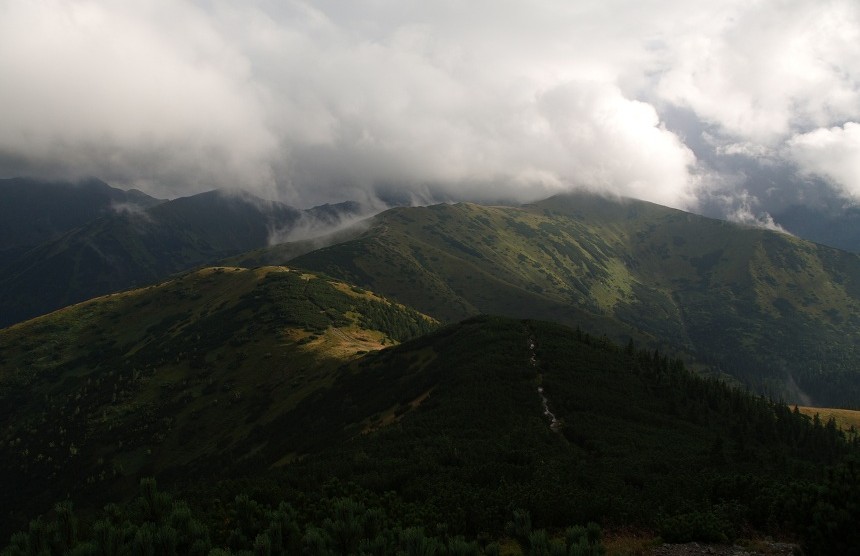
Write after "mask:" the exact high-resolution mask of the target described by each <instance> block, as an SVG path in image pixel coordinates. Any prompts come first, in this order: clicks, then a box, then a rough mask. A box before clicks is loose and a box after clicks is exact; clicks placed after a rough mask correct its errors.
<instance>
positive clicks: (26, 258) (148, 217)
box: [0, 185, 350, 327]
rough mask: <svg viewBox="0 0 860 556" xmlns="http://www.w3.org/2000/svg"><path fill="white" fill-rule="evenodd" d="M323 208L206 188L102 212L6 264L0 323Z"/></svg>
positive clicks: (143, 276) (254, 237)
mask: <svg viewBox="0 0 860 556" xmlns="http://www.w3.org/2000/svg"><path fill="white" fill-rule="evenodd" d="M104 187H105V188H108V187H107V186H106V185H105V186H104ZM108 189H110V188H108ZM61 199H62V197H61ZM322 209H323V210H322V211H315V210H314V209H310V210H308V211H299V210H297V209H294V208H292V207H289V206H287V205H283V204H280V203H273V202H269V201H264V200H262V199H259V198H256V197H253V196H250V195H246V194H242V195H233V194H229V193H221V192H218V191H210V192H208V193H201V194H198V195H193V196H191V197H183V198H179V199H174V200H172V201H167V202H164V203H160V204H157V205H154V206H149V207H148V208H146V209H145V210H144V209H143V208H140V207H139V208H138V209H136V210H126V211H121V212H117V211H113V210H107V211H106V214H103V215H101V216H100V217H98V218H95V217H94V218H92V219H91V220H88V221H86V222H85V223H83V224H79V225H78V226H76V227H74V228H72V229H68V230H65V231H64V233H62V234H60V235H59V236H58V237H52V238H50V239H49V240H47V241H44V242H42V243H39V244H37V245H35V246H29V247H28V248H26V249H24V250H23V251H21V252H18V250H16V254H15V256H14V257H13V256H10V257H9V258H8V259H7V260H6V261H5V264H3V266H2V267H0V327H3V326H9V325H10V324H13V323H16V322H21V321H23V320H26V319H28V318H33V317H35V316H38V315H42V314H45V313H47V312H50V311H54V310H56V309H59V308H61V307H65V306H67V305H70V304H72V303H78V302H81V301H85V300H87V299H91V298H93V297H96V296H100V295H105V294H108V293H112V292H117V291H121V290H125V289H129V288H133V287H141V286H144V285H149V284H153V283H156V282H158V281H161V280H164V279H166V278H168V277H169V276H171V275H173V274H176V273H179V272H184V271H187V270H191V269H193V268H196V267H199V266H203V265H210V264H213V263H214V262H215V261H218V260H220V259H223V258H225V257H229V256H232V255H236V254H239V253H243V252H246V251H248V250H251V249H256V248H258V247H262V246H265V245H267V244H268V242H269V237H270V235H271V234H272V232H273V231H274V230H287V229H289V228H290V227H291V226H292V225H294V224H295V223H296V222H299V221H301V220H302V219H303V218H310V219H312V220H313V219H314V218H315V217H317V216H319V217H321V218H323V219H324V220H330V219H331V218H332V215H331V214H330V213H331V212H333V211H332V208H331V207H328V208H326V207H322ZM346 209H347V210H349V209H350V205H348V204H347V206H346ZM335 210H336V208H335ZM2 259H3V257H2V256H0V263H3V260H2Z"/></svg>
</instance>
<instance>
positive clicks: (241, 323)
mask: <svg viewBox="0 0 860 556" xmlns="http://www.w3.org/2000/svg"><path fill="white" fill-rule="evenodd" d="M433 326H434V324H433V322H432V321H431V320H428V319H427V318H426V317H424V316H422V315H420V314H418V313H416V312H415V311H413V310H411V309H408V308H405V307H403V306H399V305H394V304H391V303H389V302H387V301H385V300H384V299H382V298H379V297H377V296H375V295H373V294H371V293H369V292H365V291H362V290H359V289H358V288H352V287H350V286H347V285H345V284H343V283H341V282H337V281H333V280H329V279H326V278H322V277H319V276H316V275H314V274H310V273H307V272H299V271H293V270H290V269H287V268H283V267H278V268H258V269H256V270H247V269H241V268H208V269H204V270H200V271H198V272H194V273H191V274H187V275H184V276H182V277H180V278H177V279H175V280H171V281H168V282H165V283H162V284H159V285H157V286H151V287H149V288H144V289H140V290H132V291H129V292H124V293H120V294H115V295H110V296H107V297H102V298H98V299H95V300H92V301H89V302H85V303H82V304H80V305H75V306H73V307H69V308H66V309H63V310H60V311H57V312H55V313H52V314H49V315H46V316H44V317H40V318H37V319H34V320H31V321H28V322H25V323H22V324H19V325H16V326H12V327H10V328H7V329H3V330H0V408H2V409H0V431H2V433H0V462H2V468H3V469H4V473H3V474H2V475H0V490H2V492H3V493H4V496H3V499H4V503H3V505H2V506H3V510H2V511H3V516H2V519H0V521H3V523H5V524H7V526H6V527H9V526H12V525H13V524H18V525H19V526H20V524H21V523H22V520H25V519H27V518H29V517H31V516H32V514H33V513H34V511H36V510H38V511H42V510H44V509H46V508H48V507H49V504H50V503H51V502H53V501H54V500H56V499H58V498H63V497H65V496H67V495H69V496H72V497H75V498H78V497H83V498H85V499H102V498H103V497H109V496H111V495H114V496H116V495H120V494H122V493H124V492H126V491H127V489H129V488H133V489H136V485H137V482H138V480H139V478H140V477H141V476H144V475H153V474H157V475H159V476H165V477H172V478H173V480H176V481H181V480H185V479H187V478H190V477H194V476H195V474H197V473H204V472H212V470H213V469H216V468H217V469H220V470H221V471H219V472H223V473H224V474H229V473H228V472H229V470H230V469H233V468H237V469H238V468H242V466H244V465H245V461H244V459H245V458H247V457H249V456H250V455H251V454H253V453H254V451H255V450H259V449H262V448H264V447H265V445H266V440H260V441H259V445H257V446H255V447H254V448H253V449H249V450H247V451H244V452H242V454H241V455H238V456H237V457H236V458H235V459H224V456H225V454H228V453H230V452H231V450H233V449H234V448H235V447H236V446H238V445H242V446H244V444H242V443H243V442H245V441H246V439H247V438H248V437H249V436H250V435H251V434H252V432H253V431H254V430H255V429H256V428H258V427H260V426H264V425H266V424H267V423H270V422H272V421H273V420H275V419H276V418H277V417H278V416H280V415H281V414H282V413H283V412H284V411H286V410H287V409H289V408H291V407H293V406H294V405H295V404H296V403H298V402H299V401H301V400H303V399H304V398H305V397H307V396H308V395H309V393H311V392H313V391H314V390H315V389H317V388H320V387H322V386H324V385H326V384H328V383H329V382H330V381H331V380H332V377H333V374H332V373H334V371H335V369H337V368H338V367H339V366H340V365H341V364H342V363H343V362H344V361H347V360H349V359H350V358H353V357H355V356H356V355H357V354H359V353H364V352H367V351H372V350H376V349H379V348H381V347H383V346H385V345H390V344H392V343H396V342H398V341H401V340H404V339H407V338H409V337H413V336H416V335H418V334H420V333H423V332H426V331H427V330H429V329H431V328H432V327H433ZM281 447H282V448H283V452H282V453H277V454H273V455H272V457H273V458H274V459H273V461H272V462H269V463H273V462H274V461H277V460H283V461H288V460H289V459H290V457H291V454H292V453H293V452H294V451H295V450H294V449H293V448H290V447H289V446H281Z"/></svg>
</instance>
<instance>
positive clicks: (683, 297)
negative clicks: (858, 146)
mask: <svg viewBox="0 0 860 556" xmlns="http://www.w3.org/2000/svg"><path fill="white" fill-rule="evenodd" d="M291 264H295V265H297V266H301V267H305V268H310V269H316V270H319V271H322V272H325V273H327V274H329V275H332V276H337V277H340V278H342V279H344V280H347V281H350V282H353V283H357V284H359V285H362V286H364V287H368V288H370V289H372V290H374V291H378V292H381V293H383V294H384V295H387V296H390V297H392V298H395V299H397V300H399V301H401V302H403V303H405V304H408V305H410V306H413V307H416V308H417V309H418V310H420V311H422V312H425V313H427V314H430V315H433V316H435V317H437V318H440V319H442V320H446V321H453V320H457V319H460V318H463V317H465V316H468V315H470V314H476V313H492V314H503V315H509V316H515V317H530V318H543V319H551V320H557V321H560V322H565V323H569V324H574V325H577V324H579V325H582V326H584V327H586V328H588V329H590V330H594V331H595V332H597V333H607V334H609V335H610V336H612V337H616V338H624V337H631V336H632V337H636V338H638V339H642V340H645V341H648V342H650V343H651V344H652V345H658V346H661V347H662V348H668V349H671V350H673V351H678V352H682V353H686V354H688V355H689V356H690V357H691V358H692V359H693V360H695V361H698V362H700V363H703V364H706V365H708V366H709V367H710V368H712V369H716V370H718V371H719V372H722V373H726V374H729V375H731V376H734V377H736V378H737V379H739V380H741V381H743V382H745V383H747V384H749V385H751V386H752V387H754V388H755V389H757V390H759V391H761V392H765V393H768V394H770V395H773V396H777V397H783V398H784V399H786V400H789V401H795V402H801V403H803V402H806V404H807V405H808V404H809V402H810V401H811V402H813V403H815V404H819V405H833V406H846V407H853V406H856V405H857V404H858V401H857V400H860V373H858V372H857V369H858V368H860V352H858V348H857V345H858V341H860V334H859V333H858V324H860V316H858V315H860V258H858V256H857V255H855V254H849V253H845V252H842V251H838V250H836V249H832V248H827V247H824V246H820V245H816V244H812V243H809V242H805V241H802V240H799V239H796V238H793V237H791V236H788V235H785V234H778V233H775V232H770V231H766V230H760V229H755V228H747V227H742V226H738V225H734V224H731V223H727V222H722V221H718V220H712V219H708V218H704V217H699V216H695V215H692V214H688V213H684V212H681V211H677V210H672V209H667V208H665V207H660V206H657V205H653V204H650V203H644V202H639V201H612V200H607V199H602V198H599V197H593V196H589V195H573V196H559V197H554V198H552V199H549V200H547V201H544V202H541V203H535V204H533V205H530V206H525V207H521V208H509V207H482V206H478V205H470V204H458V205H437V206H432V207H423V208H422V207H419V208H401V209H393V210H390V211H387V212H385V213H383V214H381V215H379V216H377V217H376V218H375V219H374V220H373V221H372V225H371V227H370V229H369V230H367V231H366V232H364V233H363V234H362V235H361V236H359V237H358V238H355V239H352V240H350V241H345V242H343V243H340V244H337V245H333V246H330V247H326V248H323V249H319V250H317V251H313V252H311V253H307V254H305V255H302V256H299V257H297V258H294V259H292V260H291ZM634 331H637V332H634Z"/></svg>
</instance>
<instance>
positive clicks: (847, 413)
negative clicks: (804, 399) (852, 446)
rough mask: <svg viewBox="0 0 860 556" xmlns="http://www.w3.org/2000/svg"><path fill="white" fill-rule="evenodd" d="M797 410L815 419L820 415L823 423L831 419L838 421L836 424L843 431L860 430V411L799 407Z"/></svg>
mask: <svg viewBox="0 0 860 556" xmlns="http://www.w3.org/2000/svg"><path fill="white" fill-rule="evenodd" d="M797 409H798V410H799V411H800V412H801V413H803V414H804V415H808V416H809V417H813V416H815V415H818V416H819V417H820V419H821V421H822V422H826V421H827V420H828V419H830V418H831V417H832V418H833V419H834V420H835V421H836V424H837V425H838V426H839V428H840V429H842V430H845V431H847V430H850V429H851V428H852V427H853V428H854V430H855V431H857V430H860V411H857V410H851V409H833V408H827V407H806V406H798V407H797Z"/></svg>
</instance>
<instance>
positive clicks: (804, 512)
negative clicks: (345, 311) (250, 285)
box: [10, 317, 860, 554]
mask: <svg viewBox="0 0 860 556" xmlns="http://www.w3.org/2000/svg"><path fill="white" fill-rule="evenodd" d="M328 377H329V379H328V381H327V387H325V388H319V389H316V390H314V391H313V392H306V393H305V394H304V395H303V396H302V397H301V399H298V400H296V402H295V403H293V404H285V405H284V407H283V408H282V410H281V411H279V413H278V414H277V415H272V418H268V417H267V416H266V414H261V413H258V414H256V415H255V416H254V417H252V418H251V417H249V418H248V420H252V421H253V426H252V427H250V429H249V430H246V431H245V432H244V433H243V434H242V435H237V436H234V437H233V438H234V442H233V443H232V444H231V445H230V446H229V447H226V448H225V451H224V454H223V455H222V457H221V458H219V459H218V460H217V461H213V462H211V466H210V467H208V468H207V466H206V465H200V466H196V467H193V470H194V473H193V474H191V475H188V474H186V475H184V476H183V477H184V481H183V482H182V483H181V484H178V485H177V486H178V487H179V490H178V491H176V490H174V494H175V495H177V496H179V497H180V498H183V499H185V500H186V501H187V504H186V503H181V502H176V503H174V502H171V501H170V500H169V498H167V497H166V495H157V494H156V493H155V491H154V490H153V486H154V485H153V484H152V483H151V482H149V483H144V485H143V487H144V488H143V490H142V492H141V497H140V498H139V499H138V500H137V501H132V502H130V503H128V504H121V505H119V506H110V507H108V508H107V510H106V511H105V512H101V513H97V514H95V515H92V514H88V513H81V514H80V515H79V517H78V520H79V526H78V527H77V529H76V531H77V533H76V535H77V537H78V539H79V541H81V542H83V543H84V544H90V545H91V546H92V547H93V549H97V548H98V547H99V546H101V545H103V544H104V543H106V542H108V540H110V539H113V540H111V541H110V542H111V543H115V544H116V545H117V546H120V545H123V546H128V547H129V549H132V547H134V546H137V547H138V549H140V547H141V546H144V545H147V543H149V545H153V546H165V543H167V544H168V545H170V546H178V547H186V551H189V550H190V547H191V546H192V545H193V544H194V543H196V542H198V541H199V545H198V548H199V549H200V550H202V551H203V552H201V553H207V552H208V550H209V549H211V548H215V547H220V549H221V550H225V551H230V552H232V553H239V552H240V551H242V550H263V549H264V548H265V547H266V546H279V547H287V548H286V550H287V551H288V552H303V553H307V554H331V553H364V554H380V553H392V554H394V553H406V554H419V553H420V554H426V553H438V554H444V553H455V554H479V553H485V554H497V553H498V550H499V545H500V544H501V545H505V546H508V547H509V548H511V547H513V548H517V547H519V548H520V549H522V550H523V553H526V554H541V553H550V552H549V550H550V549H551V546H552V545H555V546H556V547H557V549H558V548H559V547H560V546H561V544H562V543H566V544H568V545H569V544H570V543H571V541H570V540H568V539H575V538H579V537H578V536H577V531H578V529H577V526H578V525H585V524H586V523H588V522H594V523H596V524H599V525H600V526H602V527H603V529H606V530H615V529H618V528H621V527H629V528H633V529H634V530H642V531H652V532H653V533H656V534H660V535H661V536H662V537H663V538H664V539H665V540H669V541H687V540H698V541H709V542H719V541H722V542H725V541H731V540H734V539H736V538H738V537H742V536H747V535H763V534H770V535H775V536H778V537H780V538H786V537H787V538H791V539H799V540H801V541H802V542H803V543H804V545H805V547H806V549H807V551H808V553H809V554H828V553H837V552H838V553H848V552H845V549H846V548H850V547H852V546H857V545H856V544H854V543H856V541H857V540H858V539H857V537H856V534H857V532H856V527H855V526H854V524H855V522H856V519H857V518H858V517H860V516H858V515H857V508H856V504H854V502H855V501H856V495H857V494H858V489H860V477H858V475H857V473H858V468H857V466H856V465H854V464H852V463H850V462H851V461H852V460H851V458H852V457H854V456H852V453H853V454H855V455H856V451H857V446H856V442H855V446H854V447H852V446H851V445H849V443H847V442H846V441H845V439H844V436H843V435H842V434H841V433H840V432H839V431H838V429H837V428H836V427H835V425H832V424H830V423H827V424H826V425H825V424H822V423H820V422H819V423H818V424H812V423H810V422H809V420H808V419H807V418H805V417H804V416H802V415H800V414H798V413H794V412H792V411H790V410H789V409H788V408H787V407H785V406H781V405H775V404H772V403H769V402H766V401H764V400H762V399H760V398H754V397H751V396H749V395H748V394H745V393H743V392H742V391H739V390H735V389H732V388H730V387H728V386H726V385H725V384H723V383H720V382H717V381H714V380H705V379H703V378H701V377H698V376H696V375H693V374H690V373H688V372H687V371H685V370H684V368H683V365H682V364H681V363H680V362H679V361H677V360H672V359H669V358H666V357H665V356H662V355H660V354H659V353H653V352H648V351H638V350H636V349H635V348H634V347H633V346H628V348H626V349H622V348H620V347H617V346H615V345H612V344H610V343H608V342H607V341H605V340H601V339H596V338H593V337H591V336H589V335H588V334H585V333H582V332H578V331H574V330H571V329H569V328H566V327H563V326H560V325H557V324H552V323H544V322H535V321H515V320H508V319H502V318H492V317H480V318H475V319H471V320H468V321H465V322H463V323H461V324H457V325H453V326H449V327H446V328H444V329H441V330H439V331H436V332H433V333H430V334H428V335H425V336H422V337H420V338H417V339H415V340H412V341H409V342H406V343H403V344H401V345H399V346H397V347H394V348H390V349H385V350H380V351H377V352H374V353H369V354H367V355H365V356H363V357H361V358H358V359H352V360H350V361H347V362H345V363H344V364H342V365H341V366H339V367H338V368H337V369H335V370H333V371H332V372H331V374H329V375H328ZM247 409H248V408H245V410H246V411H247ZM550 413H551V414H552V415H550ZM239 426H240V427H241V426H242V425H241V424H240V425H239ZM285 454H288V455H291V457H286V458H284V457H282V456H283V455H285ZM277 458H281V459H277ZM276 459H277V461H275V463H274V464H272V462H273V461H274V460H276ZM233 462H235V465H231V463H233ZM216 467H217V468H218V469H217V472H216V471H214V470H213V469H214V468H216ZM191 469H192V468H187V469H186V471H188V470H191ZM156 476H157V477H158V480H159V484H163V483H164V482H165V479H166V478H167V477H169V474H166V475H165V474H161V475H159V474H158V473H156ZM214 477H222V478H225V477H227V478H226V479H225V480H222V481H220V482H218V481H214V480H212V478H214ZM58 498H60V497H58ZM171 504H172V505H171ZM852 504H854V505H852ZM78 505H79V506H80V505H81V504H80V503H78ZM64 508H66V509H64ZM67 508H68V507H67V506H61V507H59V509H58V511H57V512H56V518H55V519H57V520H58V521H57V523H58V524H57V525H51V523H53V522H51V521H50V519H54V518H50V517H49V518H46V520H45V521H42V522H37V523H36V524H35V525H33V526H31V528H30V531H29V532H28V533H23V534H22V535H18V536H16V537H15V539H14V542H13V546H18V545H21V544H22V543H23V544H24V545H27V543H29V542H31V540H32V539H36V540H38V539H43V538H48V537H51V536H52V535H55V534H59V533H55V532H58V531H62V530H63V529H62V527H61V524H62V523H69V522H70V521H69V519H70V518H69V517H68V515H69V514H68V509H67ZM64 516H66V517H64ZM592 529H594V528H592ZM595 530H596V531H599V529H595ZM52 531H54V532H52ZM583 531H584V529H583ZM583 534H584V533H583ZM159 539H161V540H159ZM156 541H157V542H158V543H159V544H158V545H155V544H153V543H155V542H156ZM33 542H35V540H34V541H33ZM58 542H60V541H58ZM170 543H172V544H170ZM149 545H147V546H149ZM454 545H457V546H458V547H459V548H458V551H454V549H453V548H452V547H453V546H454ZM27 546H29V545H27ZM420 547H424V548H423V549H421V550H420V551H418V552H416V550H419V548H420ZM569 548H570V547H569V546H566V547H565V548H564V553H568V549H569ZM571 550H572V549H571ZM577 550H580V549H577ZM581 550H582V551H581V552H570V553H575V554H597V553H598V552H597V551H596V549H595V551H594V552H592V551H591V548H589V547H587V546H585V547H583V548H582V549H581ZM586 550H588V551H586ZM834 550H835V551H837V552H833V551H834ZM179 551H182V550H181V549H180V550H179ZM11 553H15V552H10V554H11ZM514 553H516V552H514ZM553 553H559V552H557V551H556V552H553Z"/></svg>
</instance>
